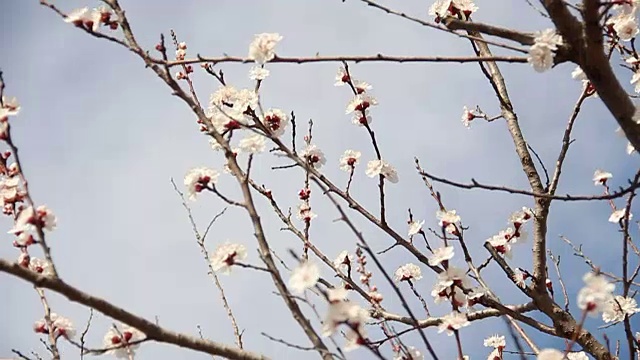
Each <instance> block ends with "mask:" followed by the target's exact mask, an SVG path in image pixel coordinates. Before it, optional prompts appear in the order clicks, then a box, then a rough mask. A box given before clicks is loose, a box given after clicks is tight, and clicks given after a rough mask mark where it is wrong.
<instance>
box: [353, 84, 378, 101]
mask: <svg viewBox="0 0 640 360" xmlns="http://www.w3.org/2000/svg"><path fill="white" fill-rule="evenodd" d="M353 87H354V88H356V92H357V93H358V94H362V93H363V92H366V91H369V90H371V89H372V88H373V86H371V84H369V83H368V82H366V81H362V80H354V81H353ZM374 105H375V104H374Z"/></svg>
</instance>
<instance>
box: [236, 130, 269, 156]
mask: <svg viewBox="0 0 640 360" xmlns="http://www.w3.org/2000/svg"><path fill="white" fill-rule="evenodd" d="M266 141H267V138H265V137H264V136H262V135H260V134H253V135H250V136H247V137H246V138H244V139H242V140H240V142H239V143H238V147H239V148H240V151H243V152H246V153H250V154H256V153H261V152H263V151H264V147H265V145H266Z"/></svg>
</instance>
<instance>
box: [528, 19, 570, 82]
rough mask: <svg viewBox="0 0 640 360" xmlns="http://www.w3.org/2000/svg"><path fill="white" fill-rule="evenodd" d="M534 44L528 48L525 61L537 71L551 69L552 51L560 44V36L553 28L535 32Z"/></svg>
mask: <svg viewBox="0 0 640 360" xmlns="http://www.w3.org/2000/svg"><path fill="white" fill-rule="evenodd" d="M536 35H537V36H536V37H535V39H534V44H533V45H531V47H530V48H529V56H528V58H527V61H528V62H529V63H530V64H531V65H532V66H533V69H534V70H535V71H538V72H543V71H546V70H549V69H551V67H552V66H553V58H554V56H555V55H554V53H553V52H554V51H556V50H558V46H559V45H562V37H561V36H560V35H558V34H556V32H555V30H553V29H546V30H543V31H541V32H538V33H537V34H536Z"/></svg>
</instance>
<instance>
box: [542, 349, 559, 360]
mask: <svg viewBox="0 0 640 360" xmlns="http://www.w3.org/2000/svg"><path fill="white" fill-rule="evenodd" d="M536 359H537V360H563V359H564V353H563V352H561V351H558V350H556V349H544V350H542V351H540V352H539V353H538V357H537V358H536Z"/></svg>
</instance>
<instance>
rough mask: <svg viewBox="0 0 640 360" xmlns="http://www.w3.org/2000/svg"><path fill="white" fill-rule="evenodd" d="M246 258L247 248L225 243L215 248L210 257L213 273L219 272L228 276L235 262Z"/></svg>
mask: <svg viewBox="0 0 640 360" xmlns="http://www.w3.org/2000/svg"><path fill="white" fill-rule="evenodd" d="M246 258H247V248H246V247H245V246H244V245H242V244H233V243H230V242H226V243H224V244H222V245H220V246H218V247H217V248H216V250H215V251H214V253H213V256H212V257H211V268H212V269H213V271H221V272H222V273H223V274H229V273H230V272H231V267H232V266H233V265H234V264H235V263H236V262H237V261H241V260H244V259H246Z"/></svg>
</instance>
